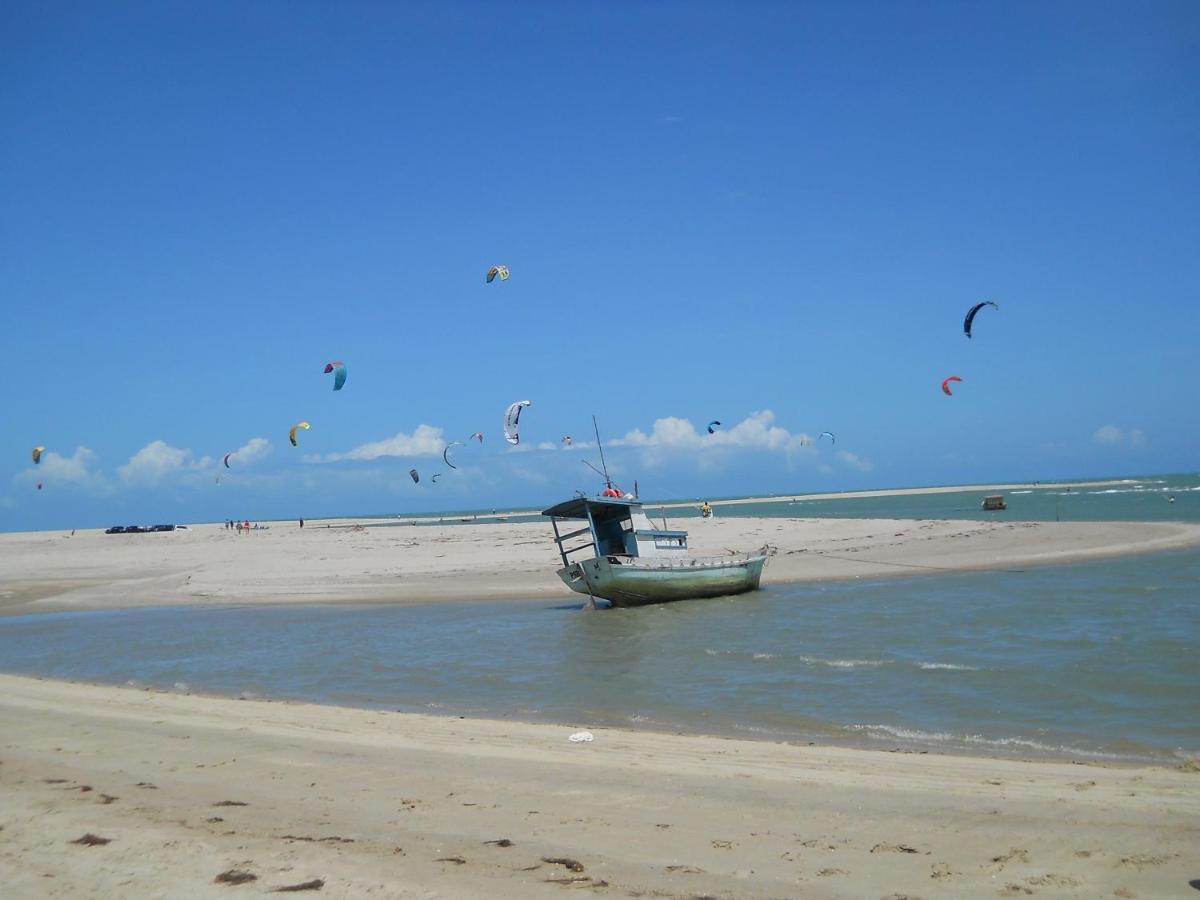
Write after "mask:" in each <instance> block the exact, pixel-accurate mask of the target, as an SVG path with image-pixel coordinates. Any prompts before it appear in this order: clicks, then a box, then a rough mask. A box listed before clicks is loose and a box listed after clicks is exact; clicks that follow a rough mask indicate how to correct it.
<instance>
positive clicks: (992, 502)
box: [983, 494, 1008, 511]
mask: <svg viewBox="0 0 1200 900" xmlns="http://www.w3.org/2000/svg"><path fill="white" fill-rule="evenodd" d="M983 508H984V509H986V510H989V511H991V510H997V509H1008V504H1007V503H1005V502H1004V496H1003V495H1002V494H993V495H992V496H990V497H984V498H983Z"/></svg>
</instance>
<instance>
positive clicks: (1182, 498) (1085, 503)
mask: <svg viewBox="0 0 1200 900" xmlns="http://www.w3.org/2000/svg"><path fill="white" fill-rule="evenodd" d="M1096 480H1100V479H1096ZM1064 484H1068V486H1067V487H1054V488H1024V489H1020V490H1015V491H998V492H995V493H1000V494H1003V495H1004V499H1005V501H1006V502H1007V504H1008V509H1006V510H997V511H994V512H987V513H985V512H983V511H982V510H981V509H980V504H981V503H982V502H983V498H984V496H986V495H987V494H989V493H992V492H990V491H954V492H947V493H944V494H914V495H910V496H898V497H855V496H854V495H853V494H847V495H845V496H844V497H839V498H837V499H831V500H803V499H798V500H797V501H796V502H795V503H791V502H773V503H730V504H728V505H721V506H718V507H717V508H716V513H717V515H718V516H769V517H777V516H783V517H789V518H790V517H793V516H794V517H801V518H811V517H816V518H856V519H891V518H896V519H988V520H992V519H998V520H1001V521H1010V522H1018V521H1021V522H1053V521H1063V522H1099V521H1108V522H1114V521H1116V522H1166V521H1179V522H1184V521H1186V522H1200V475H1198V474H1186V475H1152V476H1146V477H1144V478H1131V479H1122V483H1121V484H1111V485H1104V486H1095V487H1093V486H1087V485H1084V484H1076V485H1070V484H1069V483H1064ZM797 497H799V495H797ZM1171 498H1174V499H1173V501H1172V499H1171ZM710 499H711V498H710ZM647 508H648V509H649V510H651V511H652V512H653V511H654V509H655V508H654V506H653V505H650V506H648V507H647ZM667 515H668V517H669V518H677V517H680V516H688V517H690V516H698V515H699V510H698V509H696V508H692V507H688V508H685V509H669V510H667Z"/></svg>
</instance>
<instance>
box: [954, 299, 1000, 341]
mask: <svg viewBox="0 0 1200 900" xmlns="http://www.w3.org/2000/svg"><path fill="white" fill-rule="evenodd" d="M985 306H990V307H992V308H993V309H999V308H1000V306H999V305H998V304H996V303H993V302H992V301H991V300H984V301H983V302H982V303H976V304H975V305H974V306H972V307H971V309H970V310H969V311H968V312H967V317H966V318H965V319H963V334H965V335H966V336H967V337H968V338H969V337H970V336H971V325H972V324H974V322H975V315H976V313H978V312H979V311H980V310H981V309H983V308H984V307H985Z"/></svg>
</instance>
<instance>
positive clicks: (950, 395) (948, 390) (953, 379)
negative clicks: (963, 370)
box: [942, 375, 962, 397]
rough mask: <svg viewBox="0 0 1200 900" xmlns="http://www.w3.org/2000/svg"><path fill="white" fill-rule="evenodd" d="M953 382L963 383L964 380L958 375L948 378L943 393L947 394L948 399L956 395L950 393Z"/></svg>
mask: <svg viewBox="0 0 1200 900" xmlns="http://www.w3.org/2000/svg"><path fill="white" fill-rule="evenodd" d="M952 381H962V379H961V378H959V377H958V376H957V375H951V376H950V377H949V378H947V379H946V380H945V381H943V382H942V393H943V394H945V395H946V396H947V397H953V396H954V394H953V393H951V391H950V382H952Z"/></svg>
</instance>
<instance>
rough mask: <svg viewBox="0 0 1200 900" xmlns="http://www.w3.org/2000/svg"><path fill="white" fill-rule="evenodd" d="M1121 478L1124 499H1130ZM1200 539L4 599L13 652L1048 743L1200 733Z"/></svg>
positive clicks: (920, 744)
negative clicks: (1038, 556) (459, 587)
mask: <svg viewBox="0 0 1200 900" xmlns="http://www.w3.org/2000/svg"><path fill="white" fill-rule="evenodd" d="M1110 496H1112V495H1110ZM1198 586H1200V552H1186V553H1174V554H1165V555H1155V556H1143V557H1134V558H1127V559H1120V560H1112V561H1104V562H1094V563H1088V564H1085V565H1069V566H1056V567H1046V568H1036V569H1029V570H1026V571H1001V572H987V573H971V574H962V575H939V576H933V577H928V576H926V577H919V578H913V579H888V580H881V581H846V582H835V583H828V584H808V585H784V586H772V587H769V588H767V589H765V590H762V591H759V592H756V593H753V594H748V595H743V596H740V597H732V598H718V599H713V600H702V601H691V602H687V603H677V604H668V605H662V606H652V607H644V608H641V609H629V610H602V611H599V612H589V611H586V610H583V609H582V608H581V606H580V604H579V603H577V602H575V601H574V600H573V599H572V598H571V597H567V596H564V598H563V600H562V601H561V602H549V603H547V602H537V601H530V602H511V603H491V602H471V601H470V598H464V601H463V602H461V603H455V604H440V605H432V604H431V605H424V606H395V607H387V606H371V607H336V608H334V607H313V606H294V607H289V606H280V607H267V608H262V607H259V608H252V607H243V608H216V609H212V608H208V609H202V608H172V609H165V608H164V609H143V610H132V611H120V612H102V613H64V614H53V615H38V616H23V617H13V618H7V619H0V671H5V672H11V673H25V674H32V675H40V676H48V677H54V678H66V679H80V680H89V681H99V682H108V683H114V684H127V683H128V684H133V685H141V686H151V687H158V688H165V689H174V690H180V691H185V690H193V691H204V692H214V693H219V694H225V695H248V696H260V697H277V698H293V699H301V700H309V701H315V702H318V703H330V704H343V705H354V706H363V707H371V708H382V709H396V710H403V711H420V712H432V713H440V714H447V715H450V714H453V715H472V716H475V715H478V716H488V717H512V718H516V719H521V720H530V721H549V722H557V723H563V724H564V725H566V726H567V727H570V728H572V729H574V728H576V727H588V726H592V727H596V726H604V725H616V726H623V727H634V728H647V729H653V730H674V731H682V732H695V733H716V734H729V735H736V736H742V737H750V738H761V739H775V740H794V741H815V742H819V743H833V744H840V745H851V746H865V747H878V748H893V747H900V748H906V749H913V750H922V749H930V750H938V751H943V752H965V753H986V754H991V755H1014V756H1021V757H1030V758H1052V759H1058V758H1071V759H1083V760H1113V761H1131V762H1132V761H1154V762H1171V761H1175V760H1177V759H1179V758H1180V757H1186V756H1194V755H1195V754H1197V753H1200V653H1197V650H1196V647H1197V644H1198V643H1200V591H1198Z"/></svg>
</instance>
